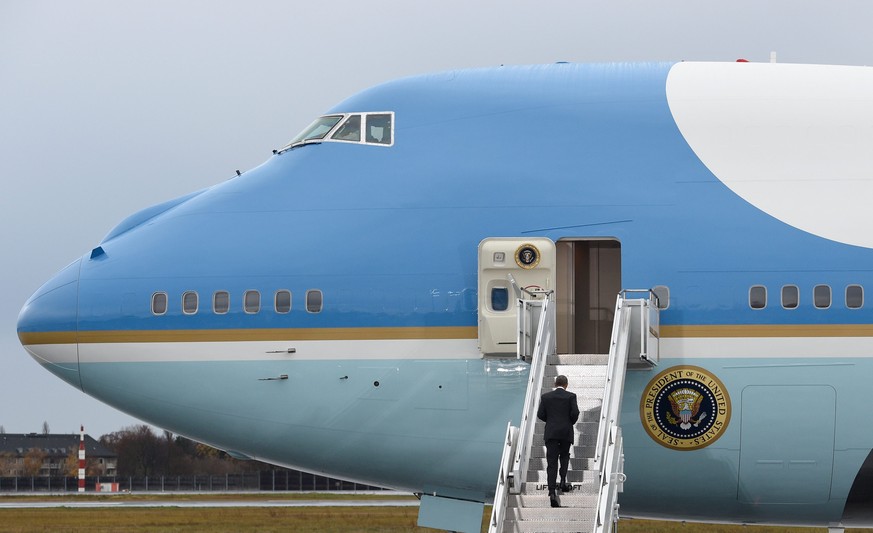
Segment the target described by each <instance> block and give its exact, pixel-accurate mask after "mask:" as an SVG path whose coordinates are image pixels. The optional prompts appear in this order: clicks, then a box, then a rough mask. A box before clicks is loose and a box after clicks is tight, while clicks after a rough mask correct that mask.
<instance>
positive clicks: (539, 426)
mask: <svg viewBox="0 0 873 533" xmlns="http://www.w3.org/2000/svg"><path fill="white" fill-rule="evenodd" d="M589 413H591V414H589ZM583 414H585V415H586V417H588V418H590V419H593V420H578V421H577V422H576V423H575V424H573V432H574V433H576V434H577V435H584V434H587V433H597V430H598V427H597V426H598V424H600V413H599V412H597V413H595V412H594V411H582V412H580V413H579V418H580V419H581V418H582V415H583ZM545 429H546V423H545V422H543V421H542V420H537V421H536V424H534V435H542V434H543V432H544V431H545Z"/></svg>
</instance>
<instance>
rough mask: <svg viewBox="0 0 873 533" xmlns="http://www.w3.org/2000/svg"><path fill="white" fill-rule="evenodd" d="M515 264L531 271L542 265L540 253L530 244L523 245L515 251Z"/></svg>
mask: <svg viewBox="0 0 873 533" xmlns="http://www.w3.org/2000/svg"><path fill="white" fill-rule="evenodd" d="M515 263H516V264H517V265H518V266H520V267H521V268H524V269H527V270H530V269H531V268H534V267H536V266H537V265H538V264H540V251H539V249H537V247H536V246H534V245H533V244H530V243H525V244H522V245H521V246H519V247H518V249H517V250H516V251H515Z"/></svg>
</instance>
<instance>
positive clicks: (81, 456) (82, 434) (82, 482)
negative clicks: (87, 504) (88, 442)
mask: <svg viewBox="0 0 873 533" xmlns="http://www.w3.org/2000/svg"><path fill="white" fill-rule="evenodd" d="M79 492H85V426H84V425H82V426H79Z"/></svg>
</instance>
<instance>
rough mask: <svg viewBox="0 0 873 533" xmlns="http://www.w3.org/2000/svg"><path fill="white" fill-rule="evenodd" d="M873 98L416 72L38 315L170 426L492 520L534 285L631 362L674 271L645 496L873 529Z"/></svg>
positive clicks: (552, 72)
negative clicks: (629, 313)
mask: <svg viewBox="0 0 873 533" xmlns="http://www.w3.org/2000/svg"><path fill="white" fill-rule="evenodd" d="M871 95H873V69H870V68H866V67H852V66H824V65H795V64H782V63H780V64H771V63H754V62H737V63H719V62H675V63H645V64H630V63H628V64H624V63H622V64H573V63H556V64H549V65H535V66H500V67H494V68H479V69H466V70H456V71H449V72H441V73H434V74H425V75H419V76H414V77H409V78H404V79H400V80H395V81H391V82H387V83H384V84H382V85H378V86H376V87H373V88H370V89H367V90H364V91H362V92H360V93H358V94H355V95H353V96H351V97H350V98H348V99H347V100H345V101H343V102H341V103H339V104H338V105H336V106H335V107H333V108H332V109H330V110H328V111H327V112H326V113H324V115H322V116H321V117H318V118H317V119H316V120H315V121H314V122H313V123H312V124H311V125H310V126H309V127H307V128H306V129H305V130H304V131H303V132H301V133H300V134H299V135H298V136H296V137H295V138H294V139H292V141H291V142H289V143H288V144H287V145H285V146H284V147H282V148H281V149H277V150H274V151H273V155H272V156H270V157H269V158H268V159H267V160H266V161H265V162H264V163H263V164H261V165H260V166H257V167H256V168H253V169H251V170H248V171H246V172H243V173H241V174H240V175H239V176H235V177H233V178H232V179H229V180H227V181H223V182H220V183H218V184H216V185H214V186H212V187H209V188H206V189H203V190H200V191H196V192H193V193H191V194H188V195H186V196H183V197H180V198H176V199H173V200H170V201H167V202H165V203H162V204H159V205H156V206H153V207H149V208H147V209H144V210H142V211H140V212H138V213H135V214H133V215H131V216H130V217H128V218H127V219H125V220H123V221H122V222H121V223H119V224H118V225H117V226H116V227H115V228H114V229H112V230H111V231H110V232H109V233H108V235H106V237H105V238H104V239H103V240H102V241H101V242H100V243H99V244H98V245H97V246H95V247H94V248H93V249H92V250H90V251H88V252H87V253H85V254H84V255H83V256H81V257H79V258H78V259H75V260H74V261H73V262H72V263H71V264H69V265H68V266H67V267H65V268H64V269H62V270H61V271H60V272H59V273H58V274H57V275H56V276H54V277H53V278H52V279H50V280H49V281H48V282H47V283H45V284H44V285H43V286H42V287H41V288H39V289H38V290H37V291H36V292H35V293H34V294H33V296H31V297H30V299H29V300H28V301H27V302H26V303H25V304H24V307H23V308H22V310H21V313H20V315H19V319H18V335H19V338H20V341H21V343H22V345H23V346H24V347H25V348H26V350H27V351H28V352H29V354H30V355H31V356H32V357H33V358H34V359H35V360H36V361H38V362H39V363H40V364H41V365H42V366H44V367H45V368H46V369H47V370H48V371H50V372H52V373H53V374H55V375H56V376H58V377H59V378H61V379H62V380H63V381H65V382H67V383H69V384H70V385H72V386H74V387H76V388H77V389H80V390H82V391H83V392H84V393H86V394H88V395H90V396H93V397H94V398H97V399H98V400H100V401H102V402H105V403H107V404H109V405H111V406H113V407H115V408H117V409H119V410H121V411H123V412H125V413H128V414H130V415H132V416H135V417H137V418H139V419H142V420H144V421H146V422H148V423H150V424H153V425H155V426H159V427H162V428H166V429H168V430H170V431H172V432H174V433H177V434H181V435H185V436H187V437H189V438H192V439H196V440H198V441H201V442H205V443H208V444H211V445H213V446H215V447H218V448H220V449H223V450H227V451H228V453H230V454H231V455H232V456H234V457H239V458H256V459H259V460H263V461H267V462H271V463H275V464H279V465H285V466H288V467H293V468H296V469H300V470H305V471H310V472H317V473H322V474H326V475H330V476H335V477H341V478H345V479H349V480H356V481H361V482H365V483H367V484H371V485H380V486H385V487H391V488H395V489H399V490H404V491H412V492H415V493H420V494H423V495H427V496H430V497H432V498H431V500H433V501H437V502H440V504H442V503H444V502H449V503H448V504H446V507H445V508H444V509H448V510H449V511H453V510H455V509H456V508H454V507H452V505H451V502H452V501H461V502H476V503H478V504H479V505H480V507H478V509H480V515H479V520H480V521H481V505H483V504H484V503H487V502H490V501H492V499H493V498H494V495H495V483H494V481H495V476H496V473H497V470H498V463H499V462H500V457H501V450H502V447H503V443H504V438H505V434H506V428H507V424H508V423H512V424H513V425H518V424H519V423H520V419H521V417H522V412H521V411H522V407H523V402H524V398H525V395H526V390H527V386H528V383H527V382H528V377H529V368H530V365H529V363H528V362H527V361H525V360H523V359H519V358H518V357H517V351H518V341H517V337H516V333H517V331H516V326H515V324H516V320H517V313H518V311H517V309H516V306H515V305H514V304H513V299H514V297H515V296H516V295H517V294H522V295H525V294H529V295H532V296H530V297H529V298H534V299H535V298H540V299H542V298H544V296H543V295H544V294H547V295H548V296H547V297H548V298H551V299H554V300H555V302H556V306H557V311H556V313H557V322H556V326H555V328H556V339H557V340H556V345H557V347H556V350H557V352H558V353H565V354H574V353H591V354H606V353H609V351H610V331H611V328H612V326H613V320H614V318H615V312H614V305H615V302H616V297H617V295H619V294H620V293H621V291H622V290H623V289H626V288H631V287H645V288H647V289H651V290H652V291H653V293H654V294H656V295H657V297H658V299H657V306H658V312H659V317H660V318H659V320H660V331H659V341H658V342H659V359H658V361H657V365H655V366H651V365H650V366H649V367H648V368H645V369H641V370H640V369H628V370H627V373H626V378H625V385H624V390H623V394H622V401H621V409H620V412H621V418H620V420H621V429H622V432H623V439H624V461H625V463H624V473H625V475H626V481H625V482H624V487H623V492H622V493H621V494H620V497H619V502H620V510H621V516H623V517H624V516H627V517H642V518H654V519H684V520H690V521H711V522H723V523H760V524H787V525H806V526H825V527H828V526H830V527H847V526H867V527H870V526H873V513H871V512H870V511H871V509H873V506H871V504H873V412H871V411H869V410H867V409H865V408H864V406H865V405H866V404H867V402H869V401H870V400H871V392H870V390H871V389H870V387H869V381H870V379H871V377H873V325H871V323H873V320H871V314H870V303H869V302H867V301H866V291H867V290H868V289H871V288H873V231H871V230H873V214H871V213H873V210H871V209H870V208H869V205H868V204H869V201H870V199H871V198H873V151H871V150H870V149H869V148H870V146H871V145H873V126H871V125H873V96H871ZM522 289H523V290H522ZM573 385H574V384H573V383H572V378H571V388H572V386H573ZM692 389H693V390H692ZM694 390H696V391H697V392H694ZM662 392H664V394H662ZM689 395H690V396H689ZM695 395H697V396H700V395H703V396H706V401H708V402H709V404H707V405H709V406H710V407H709V408H708V409H704V408H702V407H701V403H700V401H701V400H700V399H699V398H697V399H695V398H696V396H695ZM656 396H657V401H654V400H652V398H655V397H656ZM668 396H669V397H668ZM659 406H660V407H659ZM671 410H672V411H671ZM671 413H672V414H671ZM701 415H706V416H701ZM658 416H660V418H658ZM655 418H657V421H655V422H652V421H653V420H654V419H655ZM701 428H706V431H705V432H701V431H697V430H699V429H701ZM695 431H697V433H694V432H695ZM689 435H690V436H689ZM428 505H431V504H428ZM433 505H437V504H433ZM422 506H423V510H422V512H424V507H425V505H424V500H423V503H422ZM437 506H438V505H437ZM443 514H452V512H448V513H443ZM449 525H450V526H452V524H449ZM456 526H457V527H446V529H457V530H461V529H463V527H464V525H463V524H456ZM476 528H477V529H476V530H477V531H478V525H477V526H476Z"/></svg>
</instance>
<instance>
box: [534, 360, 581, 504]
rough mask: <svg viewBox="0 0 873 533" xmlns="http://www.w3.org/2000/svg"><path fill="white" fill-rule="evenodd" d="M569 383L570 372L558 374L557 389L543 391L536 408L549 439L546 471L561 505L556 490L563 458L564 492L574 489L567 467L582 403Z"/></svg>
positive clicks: (553, 500) (552, 492)
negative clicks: (559, 467) (578, 401)
mask: <svg viewBox="0 0 873 533" xmlns="http://www.w3.org/2000/svg"><path fill="white" fill-rule="evenodd" d="M567 384H568V382H567V376H558V377H556V378H555V390H553V391H552V392H547V393H545V394H543V395H542V397H541V398H540V407H539V409H538V410H537V418H539V419H540V420H542V421H543V422H545V423H546V431H545V434H544V436H543V438H544V440H545V442H546V474H547V476H548V483H549V499H550V500H551V503H552V507H559V506H560V504H559V503H558V498H557V495H556V494H555V489H556V486H557V483H556V481H557V479H556V478H557V475H558V459H560V462H561V485H560V489H561V491H562V492H570V491H571V490H573V487H572V486H570V485H569V484H568V483H567V468H568V467H569V465H570V446H571V445H572V444H573V424H575V423H576V421H577V420H579V405H578V404H577V403H576V395H575V394H573V393H572V392H567Z"/></svg>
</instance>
